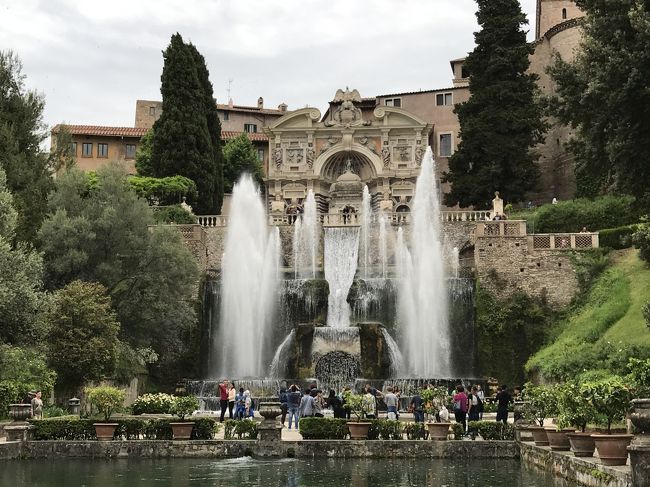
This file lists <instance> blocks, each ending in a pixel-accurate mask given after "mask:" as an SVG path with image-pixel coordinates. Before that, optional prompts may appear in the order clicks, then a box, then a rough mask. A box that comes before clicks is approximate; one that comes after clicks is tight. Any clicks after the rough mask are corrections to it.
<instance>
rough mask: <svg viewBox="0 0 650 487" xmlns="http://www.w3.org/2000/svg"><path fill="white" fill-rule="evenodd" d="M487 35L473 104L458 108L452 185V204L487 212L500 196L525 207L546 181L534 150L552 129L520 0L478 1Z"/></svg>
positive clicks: (473, 80)
mask: <svg viewBox="0 0 650 487" xmlns="http://www.w3.org/2000/svg"><path fill="white" fill-rule="evenodd" d="M477 3H478V7H479V10H478V12H477V14H476V16H477V19H478V23H479V26H480V27H481V30H480V31H479V32H476V33H475V34H474V39H475V41H476V47H475V48H474V50H473V51H472V52H471V53H470V54H469V55H468V56H467V59H466V61H465V66H466V68H467V69H468V71H469V88H470V94H471V96H470V99H469V100H468V101H467V102H465V103H461V104H460V105H458V106H456V109H455V112H456V114H457V115H458V119H459V122H460V138H461V142H460V144H459V146H458V150H457V151H456V153H455V154H454V155H453V156H452V157H451V159H450V160H449V171H448V172H446V173H445V174H444V180H445V181H446V182H450V183H451V185H452V187H451V192H450V193H448V194H446V195H445V203H446V204H447V205H449V206H454V205H456V204H460V206H463V207H466V206H474V207H476V208H487V207H489V205H490V201H491V200H492V198H493V195H494V192H495V191H500V192H501V195H502V196H503V197H505V199H507V200H508V201H520V200H522V199H523V198H524V196H525V194H526V192H527V191H528V190H530V189H532V188H533V187H534V185H535V182H536V180H537V178H538V177H539V169H538V167H537V163H536V159H537V156H536V155H535V154H534V153H533V152H532V150H531V149H532V148H533V147H534V146H535V145H536V144H538V143H540V142H541V141H542V139H543V134H544V130H545V123H544V122H543V120H542V108H541V105H540V103H539V101H538V100H537V97H536V94H537V93H536V92H537V87H536V84H535V81H536V79H537V76H536V75H534V74H528V73H527V72H526V71H527V69H528V67H529V64H530V62H529V60H528V56H529V55H530V54H532V50H533V48H532V46H530V45H529V44H528V43H527V42H526V32H525V31H524V30H522V26H523V25H525V24H527V23H528V21H527V20H526V16H525V15H524V13H523V12H522V11H521V6H520V5H519V2H518V0H477Z"/></svg>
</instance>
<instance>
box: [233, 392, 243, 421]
mask: <svg viewBox="0 0 650 487" xmlns="http://www.w3.org/2000/svg"><path fill="white" fill-rule="evenodd" d="M235 403H236V404H235V419H244V413H245V412H246V397H245V396H244V388H243V387H240V388H239V393H238V394H237V395H236V396H235Z"/></svg>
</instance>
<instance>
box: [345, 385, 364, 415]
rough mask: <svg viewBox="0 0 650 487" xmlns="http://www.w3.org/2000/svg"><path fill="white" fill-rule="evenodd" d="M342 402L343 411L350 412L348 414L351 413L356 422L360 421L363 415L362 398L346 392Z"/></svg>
mask: <svg viewBox="0 0 650 487" xmlns="http://www.w3.org/2000/svg"><path fill="white" fill-rule="evenodd" d="M343 400H344V404H345V406H344V407H345V409H347V410H348V411H350V413H352V414H353V415H354V417H355V418H357V421H361V418H362V417H363V415H364V413H365V410H364V406H363V396H362V395H360V394H353V393H352V392H348V393H347V394H345V396H344V398H343Z"/></svg>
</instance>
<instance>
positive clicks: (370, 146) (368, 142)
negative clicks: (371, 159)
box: [357, 136, 377, 154]
mask: <svg viewBox="0 0 650 487" xmlns="http://www.w3.org/2000/svg"><path fill="white" fill-rule="evenodd" d="M357 142H358V143H359V144H360V145H362V146H364V147H366V148H367V149H368V150H369V151H371V152H374V153H375V154H376V153H377V149H376V148H375V143H374V141H372V140H370V139H369V138H368V137H365V136H364V137H361V138H360V139H359V140H357Z"/></svg>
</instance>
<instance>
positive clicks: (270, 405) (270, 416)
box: [258, 401, 282, 424]
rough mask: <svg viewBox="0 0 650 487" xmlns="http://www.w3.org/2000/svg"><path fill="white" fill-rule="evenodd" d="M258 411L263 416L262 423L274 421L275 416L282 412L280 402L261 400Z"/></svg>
mask: <svg viewBox="0 0 650 487" xmlns="http://www.w3.org/2000/svg"><path fill="white" fill-rule="evenodd" d="M258 412H259V413H260V416H262V417H263V418H264V423H273V424H275V423H276V418H277V417H278V416H280V415H281V414H282V408H281V404H280V402H275V401H274V402H270V401H269V402H261V403H260V406H259V409H258Z"/></svg>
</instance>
